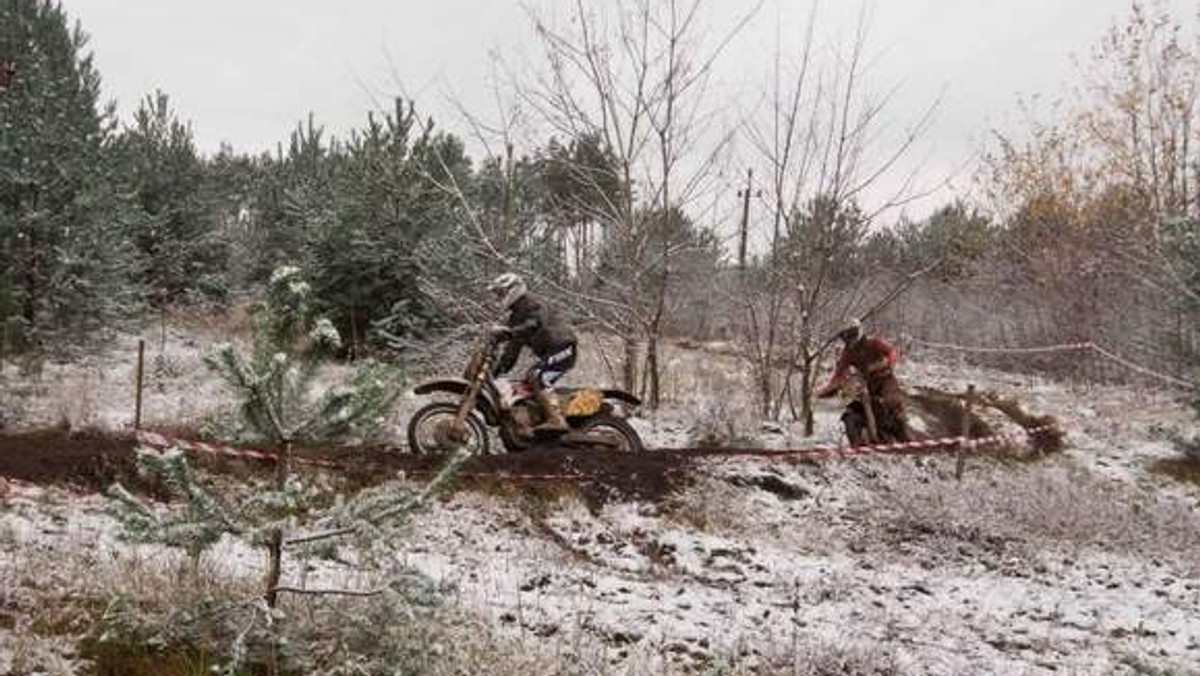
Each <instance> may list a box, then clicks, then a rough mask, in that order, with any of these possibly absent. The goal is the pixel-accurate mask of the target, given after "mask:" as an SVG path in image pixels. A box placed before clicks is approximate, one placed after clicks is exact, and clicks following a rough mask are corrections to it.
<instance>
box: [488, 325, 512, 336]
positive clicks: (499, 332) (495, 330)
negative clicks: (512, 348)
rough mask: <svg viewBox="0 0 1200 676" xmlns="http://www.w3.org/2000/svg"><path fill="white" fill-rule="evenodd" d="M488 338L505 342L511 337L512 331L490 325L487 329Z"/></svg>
mask: <svg viewBox="0 0 1200 676" xmlns="http://www.w3.org/2000/svg"><path fill="white" fill-rule="evenodd" d="M488 337H490V338H491V339H492V340H505V339H508V338H511V337H512V329H510V328H508V327H507V326H505V325H503V324H492V325H491V326H489V327H488Z"/></svg>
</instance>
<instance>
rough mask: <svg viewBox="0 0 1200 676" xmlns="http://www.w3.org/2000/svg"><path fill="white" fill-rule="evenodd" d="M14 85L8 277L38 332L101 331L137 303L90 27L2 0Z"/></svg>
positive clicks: (76, 338) (0, 177)
mask: <svg viewBox="0 0 1200 676" xmlns="http://www.w3.org/2000/svg"><path fill="white" fill-rule="evenodd" d="M0 26H3V27H4V30H5V31H6V33H7V34H8V35H7V38H8V44H9V49H11V50H12V54H11V55H9V56H8V57H7V58H8V59H9V60H10V62H11V63H12V64H13V67H14V75H13V77H12V81H11V83H10V86H9V87H8V88H7V89H6V90H5V91H3V92H0V277H2V278H3V281H2V282H0V287H4V288H6V289H7V290H8V294H9V296H10V298H11V302H12V305H13V307H14V309H15V311H14V312H13V313H12V315H11V316H10V318H5V319H6V321H7V320H9V319H11V323H14V324H17V325H19V326H20V327H21V328H22V329H23V331H25V332H26V333H27V334H28V335H29V337H30V338H32V339H33V340H36V341H54V340H57V341H62V340H63V339H70V340H71V341H72V342H83V341H86V340H88V339H89V338H91V339H96V338H99V337H101V335H102V334H101V331H102V330H103V329H105V328H108V327H110V326H111V325H112V323H113V320H115V319H117V318H119V317H121V316H122V315H123V314H125V313H126V312H128V311H129V310H130V309H132V307H133V305H134V304H135V303H136V301H137V298H138V295H137V292H136V291H137V290H136V288H135V287H134V286H133V285H131V284H130V283H129V278H128V275H129V271H131V270H133V269H134V261H133V257H132V249H131V247H130V245H129V242H128V240H127V238H125V237H124V236H123V230H124V226H125V224H126V223H127V222H128V220H129V219H130V217H131V211H130V209H129V206H128V204H126V203H125V202H124V201H123V199H122V197H121V196H120V191H119V190H116V189H115V186H116V181H115V171H114V166H113V163H112V154H111V152H110V150H111V140H112V119H113V117H112V109H111V107H108V108H104V109H101V107H100V105H99V96H100V77H99V74H98V73H97V72H96V69H95V68H94V66H93V65H92V59H91V56H90V55H88V54H86V53H85V51H84V50H85V47H86V44H87V37H86V35H85V34H84V33H83V31H82V30H81V29H80V28H78V27H76V28H75V29H74V30H71V29H70V28H69V27H68V20H67V16H66V13H65V12H64V11H63V9H62V7H61V6H59V5H58V4H57V3H52V2H48V1H46V0H11V1H10V2H5V3H3V6H0Z"/></svg>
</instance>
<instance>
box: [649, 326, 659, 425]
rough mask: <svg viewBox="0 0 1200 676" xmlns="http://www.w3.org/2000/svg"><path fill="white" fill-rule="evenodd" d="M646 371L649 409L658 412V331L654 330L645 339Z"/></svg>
mask: <svg viewBox="0 0 1200 676" xmlns="http://www.w3.org/2000/svg"><path fill="white" fill-rule="evenodd" d="M646 371H647V372H648V373H647V375H648V376H649V378H650V408H651V410H658V405H659V402H660V399H661V392H660V389H659V386H660V381H659V373H658V331H657V329H654V330H652V331H651V333H650V336H649V337H648V338H647V339H646Z"/></svg>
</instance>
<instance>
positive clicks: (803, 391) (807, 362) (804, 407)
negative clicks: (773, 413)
mask: <svg viewBox="0 0 1200 676" xmlns="http://www.w3.org/2000/svg"><path fill="white" fill-rule="evenodd" d="M815 361H816V360H814V359H813V358H812V357H810V356H809V354H808V346H807V345H806V346H805V347H804V370H803V371H801V372H800V418H801V419H802V420H803V421H804V436H806V437H811V436H812V435H813V433H814V432H816V429H817V427H816V422H815V420H814V416H813V377H812V376H813V366H814V363H815Z"/></svg>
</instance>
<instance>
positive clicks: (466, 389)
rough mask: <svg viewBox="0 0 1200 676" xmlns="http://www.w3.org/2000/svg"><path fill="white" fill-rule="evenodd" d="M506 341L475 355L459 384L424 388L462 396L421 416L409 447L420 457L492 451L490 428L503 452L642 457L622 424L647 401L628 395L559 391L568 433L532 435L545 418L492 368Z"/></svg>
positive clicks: (522, 389) (523, 390)
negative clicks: (585, 451) (462, 449)
mask: <svg viewBox="0 0 1200 676" xmlns="http://www.w3.org/2000/svg"><path fill="white" fill-rule="evenodd" d="M501 342H502V341H500V340H498V339H496V338H494V337H492V336H489V337H488V338H486V339H485V340H484V341H482V342H481V343H480V345H479V346H478V347H477V348H476V349H475V350H474V351H473V353H472V355H471V358H470V360H469V361H468V362H467V367H466V368H465V369H464V371H463V377H462V378H461V379H442V380H432V381H429V382H425V383H422V384H420V385H418V386H417V387H416V388H415V389H414V390H413V392H414V393H415V394H419V395H428V394H434V393H443V394H452V395H455V396H457V397H459V400H458V401H457V402H456V403H455V402H448V401H435V402H433V403H430V404H426V405H425V406H423V407H422V408H421V409H420V410H418V411H417V412H416V413H415V414H413V417H412V418H411V419H410V420H409V422H408V447H409V450H410V451H412V452H414V453H422V454H424V453H442V452H446V451H449V450H452V449H454V448H457V447H458V445H459V444H465V445H466V447H467V449H468V450H469V451H470V452H471V453H472V454H486V453H488V452H489V450H490V441H489V438H488V428H496V429H497V431H498V432H499V436H500V441H501V443H502V444H503V445H504V448H505V450H507V451H508V452H510V453H519V452H522V451H527V450H531V449H535V448H564V447H566V448H596V449H608V450H619V451H626V452H640V451H644V450H645V447H644V446H643V444H642V440H641V437H639V436H638V433H637V431H636V430H634V429H633V427H632V426H631V425H630V424H629V422H628V421H626V420H625V418H624V413H623V412H624V411H625V410H626V409H631V408H634V407H637V406H639V405H640V404H641V401H640V400H639V399H638V398H637V397H635V396H633V395H632V394H629V393H628V392H624V391H622V390H616V389H599V388H556V389H555V393H556V394H557V395H558V398H559V401H561V402H563V416H564V417H565V418H566V420H567V424H568V426H569V429H568V430H567V431H566V432H562V433H557V434H555V435H552V436H543V435H541V434H534V433H533V431H532V430H533V428H534V427H536V426H537V425H539V424H541V423H542V422H543V421H544V420H545V418H546V416H545V414H544V412H543V411H542V407H541V406H539V405H538V403H537V401H536V400H535V399H534V393H533V388H532V387H531V386H530V385H529V384H528V383H526V382H525V381H523V380H517V379H509V378H493V377H492V365H493V364H494V363H495V361H496V359H497V358H498V351H499V347H500V344H501Z"/></svg>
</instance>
